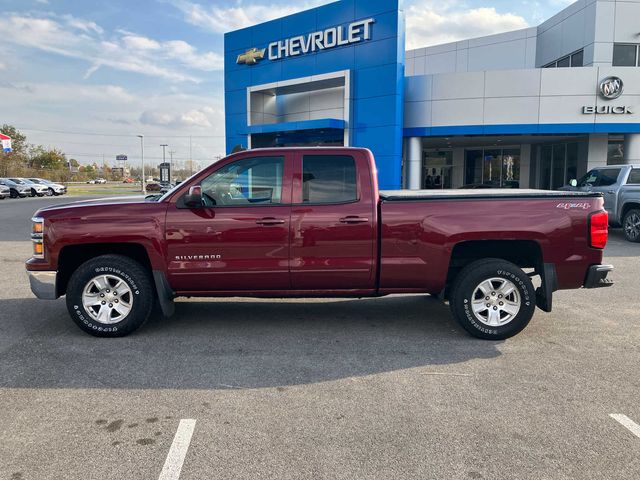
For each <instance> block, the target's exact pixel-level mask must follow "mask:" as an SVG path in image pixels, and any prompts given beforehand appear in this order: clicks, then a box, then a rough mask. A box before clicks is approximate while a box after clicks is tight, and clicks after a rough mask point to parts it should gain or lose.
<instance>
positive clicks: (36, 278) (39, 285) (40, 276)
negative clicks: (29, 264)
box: [27, 271, 58, 300]
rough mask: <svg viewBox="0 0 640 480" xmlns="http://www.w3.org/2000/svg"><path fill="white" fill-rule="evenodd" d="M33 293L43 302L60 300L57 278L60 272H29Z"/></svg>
mask: <svg viewBox="0 0 640 480" xmlns="http://www.w3.org/2000/svg"><path fill="white" fill-rule="evenodd" d="M27 274H28V275H29V283H30V284H31V291H32V292H33V294H34V295H35V296H36V297H38V298H39V299H41V300H55V299H56V298H58V290H57V289H56V278H57V276H58V272H52V271H41V272H39V271H27Z"/></svg>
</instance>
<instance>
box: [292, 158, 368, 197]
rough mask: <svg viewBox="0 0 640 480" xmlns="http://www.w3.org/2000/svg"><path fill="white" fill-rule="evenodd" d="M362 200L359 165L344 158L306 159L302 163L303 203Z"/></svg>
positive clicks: (351, 159)
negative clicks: (357, 173) (358, 181)
mask: <svg viewBox="0 0 640 480" xmlns="http://www.w3.org/2000/svg"><path fill="white" fill-rule="evenodd" d="M356 200H358V188H357V182H356V162H355V160H354V159H353V157H349V156H344V155H305V156H304V157H303V159H302V202H303V203H312V204H329V203H348V202H355V201H356Z"/></svg>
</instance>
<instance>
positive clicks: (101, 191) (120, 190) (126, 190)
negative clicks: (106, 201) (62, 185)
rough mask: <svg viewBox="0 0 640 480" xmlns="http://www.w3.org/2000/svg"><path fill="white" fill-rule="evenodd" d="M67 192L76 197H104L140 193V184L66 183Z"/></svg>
mask: <svg viewBox="0 0 640 480" xmlns="http://www.w3.org/2000/svg"><path fill="white" fill-rule="evenodd" d="M67 192H68V193H67V194H68V195H70V196H74V197H78V196H82V197H91V196H96V197H106V196H113V195H141V194H142V193H141V192H140V185H133V184H127V183H107V184H105V185H91V184H87V183H81V184H70V185H67Z"/></svg>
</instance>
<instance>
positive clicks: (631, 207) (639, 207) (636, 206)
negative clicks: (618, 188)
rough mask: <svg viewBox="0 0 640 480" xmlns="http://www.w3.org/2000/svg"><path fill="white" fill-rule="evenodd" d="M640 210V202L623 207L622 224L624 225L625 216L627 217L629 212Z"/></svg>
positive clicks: (632, 202) (628, 203) (626, 204)
mask: <svg viewBox="0 0 640 480" xmlns="http://www.w3.org/2000/svg"><path fill="white" fill-rule="evenodd" d="M634 209H637V210H640V202H638V201H631V202H627V203H625V204H624V205H623V206H622V215H621V216H620V223H622V222H623V221H624V217H625V215H627V213H628V212H629V210H634Z"/></svg>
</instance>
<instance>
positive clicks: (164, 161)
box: [160, 143, 171, 182]
mask: <svg viewBox="0 0 640 480" xmlns="http://www.w3.org/2000/svg"><path fill="white" fill-rule="evenodd" d="M160 146H161V147H162V163H167V160H166V157H165V149H166V148H167V147H168V146H169V145H167V144H166V143H163V144H162V145H160ZM163 167H164V165H163ZM168 180H169V182H171V171H169V179H168ZM160 181H162V178H161V179H160Z"/></svg>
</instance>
